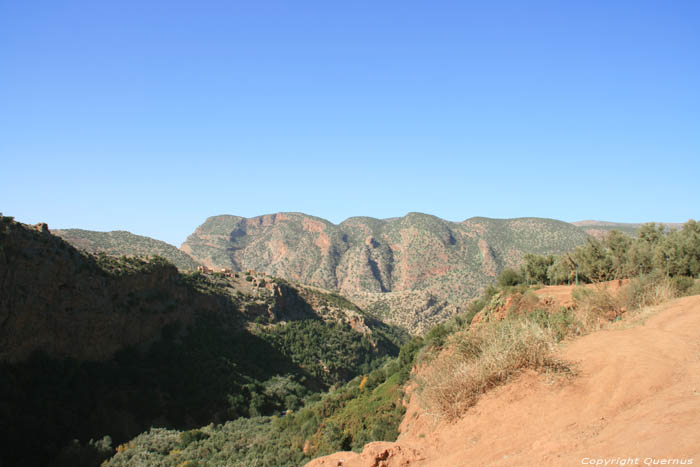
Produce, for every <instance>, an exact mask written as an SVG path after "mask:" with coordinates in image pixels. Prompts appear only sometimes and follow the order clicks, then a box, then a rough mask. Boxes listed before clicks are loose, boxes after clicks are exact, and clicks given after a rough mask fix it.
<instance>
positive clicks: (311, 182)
mask: <svg viewBox="0 0 700 467" xmlns="http://www.w3.org/2000/svg"><path fill="white" fill-rule="evenodd" d="M0 172H1V173H2V177H1V178H0V211H2V212H3V213H4V214H5V215H13V216H15V217H16V218H17V219H18V220H20V221H22V222H27V223H35V222H39V221H45V222H48V223H49V226H50V227H51V228H67V227H79V228H85V229H93V230H117V229H120V230H129V231H132V232H134V233H137V234H141V235H148V236H152V237H155V238H158V239H162V240H165V241H168V242H170V243H173V244H176V245H178V246H179V245H180V243H181V242H182V241H184V239H185V238H186V236H187V235H188V234H189V233H191V232H192V231H193V230H194V229H195V227H196V226H197V225H199V224H201V223H202V222H203V221H204V219H205V218H206V217H208V216H211V215H216V214H236V215H242V216H246V217H249V216H255V215H260V214H265V213H272V212H278V211H301V212H305V213H308V214H312V215H316V216H319V217H323V218H326V219H329V220H331V221H332V222H336V223H337V222H340V221H342V220H344V219H345V218H347V217H350V216H356V215H368V216H373V217H380V218H383V217H394V216H402V215H404V214H406V213H407V212H410V211H419V212H426V213H430V214H434V215H437V216H440V217H442V218H445V219H448V220H454V221H459V220H463V219H466V218H469V217H472V216H488V217H520V216H537V217H552V218H557V219H562V220H566V221H574V220H581V219H603V220H611V221H621V222H640V221H649V220H655V221H665V222H684V221H686V220H687V219H689V218H698V217H700V189H699V188H700V187H699V183H698V180H699V178H700V2H698V1H694V0H692V1H682V0H674V1H661V0H659V1H643V0H642V1H640V0H634V1H614V2H611V1H607V0H606V1H564V0H562V1H556V2H541V1H533V0H528V1H513V2H503V1H481V2H468V1H454V2H442V1H431V2H426V1H420V2H418V1H416V2H413V1H400V2H398V1H396V2H391V1H366V2H360V1H348V2H335V1H317V2H312V1H279V2H268V1H264V0H255V1H249V2H246V1H220V2H214V1H190V2H183V1H175V0H168V1H142V0H138V1H115V2H102V1H84V2H79V1H70V0H62V1H54V0H50V1H42V0H37V1H10V0H0Z"/></svg>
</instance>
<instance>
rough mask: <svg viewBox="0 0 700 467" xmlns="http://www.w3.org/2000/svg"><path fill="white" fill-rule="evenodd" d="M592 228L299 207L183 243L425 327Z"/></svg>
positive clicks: (215, 224) (209, 226)
mask: <svg viewBox="0 0 700 467" xmlns="http://www.w3.org/2000/svg"><path fill="white" fill-rule="evenodd" d="M585 238H586V234H585V233H584V232H582V231H581V230H580V229H579V228H577V227H575V226H573V225H571V224H567V223H565V222H560V221H555V220H551V219H538V218H522V219H507V220H503V219H488V218H472V219H468V220H466V221H464V222H461V223H458V222H449V221H445V220H443V219H440V218H438V217H435V216H430V215H426V214H420V213H410V214H408V215H406V216H405V217H401V218H395V219H385V220H380V219H373V218H369V217H353V218H350V219H347V220H346V221H344V222H342V223H341V224H339V225H334V224H332V223H330V222H328V221H326V220H323V219H320V218H316V217H312V216H307V215H305V214H299V213H279V214H271V215H265V216H260V217H254V218H249V219H248V218H243V217H237V216H215V217H211V218H209V219H207V220H206V222H205V223H204V224H202V225H201V226H199V227H198V228H197V229H196V231H195V232H194V233H193V234H192V235H190V237H188V239H187V241H186V242H185V243H184V244H183V245H182V250H183V251H184V252H186V253H188V254H189V255H190V256H192V257H193V258H194V259H195V260H197V261H199V262H201V263H202V264H206V265H207V266H209V267H212V268H232V269H234V270H239V271H240V270H248V269H253V270H256V271H264V272H265V273H267V274H270V275H274V276H277V277H283V278H286V279H289V280H294V281H299V282H302V283H307V284H312V285H316V286H319V287H323V288H326V289H331V290H337V291H339V292H340V293H341V294H343V295H346V296H348V297H351V298H352V299H353V301H355V302H357V303H358V304H359V305H360V306H362V307H364V308H367V309H369V310H372V311H373V312H374V313H375V314H377V315H379V316H381V317H383V318H384V319H386V320H387V321H388V322H391V323H394V324H398V325H401V326H403V327H404V328H405V329H408V330H410V331H411V332H414V333H418V334H420V333H422V332H424V331H425V330H427V329H429V328H430V327H431V326H432V325H434V324H437V323H438V322H440V321H442V320H444V319H445V318H446V317H449V316H451V315H454V314H455V313H457V312H458V311H459V310H462V309H464V308H465V306H466V304H467V303H468V302H469V300H470V299H471V298H473V297H474V296H475V295H476V293H477V292H478V290H480V289H481V288H483V287H484V286H485V285H487V284H488V283H489V282H491V281H492V279H493V277H495V276H496V275H497V274H498V273H499V272H500V271H501V270H502V269H503V268H504V267H507V266H515V265H516V264H518V263H519V262H520V261H521V260H522V258H523V257H524V255H525V254H526V253H539V254H544V253H560V252H564V251H568V250H571V249H572V248H574V247H575V246H577V245H580V244H582V243H583V242H584V241H585Z"/></svg>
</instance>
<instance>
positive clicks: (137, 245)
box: [51, 229, 198, 271]
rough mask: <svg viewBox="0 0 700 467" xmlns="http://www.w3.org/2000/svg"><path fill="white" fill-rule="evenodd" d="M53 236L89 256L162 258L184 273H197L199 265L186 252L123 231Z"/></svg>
mask: <svg viewBox="0 0 700 467" xmlns="http://www.w3.org/2000/svg"><path fill="white" fill-rule="evenodd" d="M51 233H53V234H54V235H56V236H58V237H61V238H62V239H64V240H65V241H67V242H68V243H70V244H71V245H73V246H74V247H76V248H78V249H79V250H83V251H85V252H87V253H92V254H98V253H105V254H108V255H110V256H161V257H163V258H165V259H167V260H168V261H169V262H171V263H172V264H174V265H175V266H177V268H178V269H180V270H182V271H190V270H195V269H197V266H198V264H197V262H196V261H195V260H194V259H192V258H191V257H190V256H189V255H188V254H187V253H185V252H183V251H182V250H179V249H177V248H176V247H174V246H173V245H170V244H169V243H165V242H162V241H160V240H156V239H154V238H150V237H144V236H143V235H135V234H132V233H131V232H126V231H124V230H115V231H112V232H95V231H93V230H83V229H64V230H59V229H56V230H52V231H51Z"/></svg>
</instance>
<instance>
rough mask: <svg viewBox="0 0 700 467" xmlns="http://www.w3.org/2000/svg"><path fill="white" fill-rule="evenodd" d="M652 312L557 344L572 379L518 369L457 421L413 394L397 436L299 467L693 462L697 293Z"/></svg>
mask: <svg viewBox="0 0 700 467" xmlns="http://www.w3.org/2000/svg"><path fill="white" fill-rule="evenodd" d="M659 310H660V311H658V312H657V313H654V314H652V315H651V316H650V317H649V318H648V319H647V320H646V323H645V324H644V325H637V326H633V327H629V328H624V327H625V325H626V323H625V321H623V322H621V323H618V324H619V325H617V326H613V327H612V328H610V329H608V330H604V331H599V332H596V333H594V334H590V335H587V336H584V337H581V338H579V339H576V340H574V341H571V342H568V343H567V344H565V346H564V347H563V348H562V349H561V356H562V357H563V358H565V359H567V360H569V361H572V362H576V368H577V371H578V375H577V376H576V377H574V378H572V379H570V380H567V379H563V378H559V379H558V380H555V379H553V378H552V377H550V376H547V375H541V374H538V373H536V372H533V371H528V372H525V373H523V374H522V375H520V376H519V377H517V378H515V379H514V380H513V381H511V382H510V383H509V384H507V385H505V386H502V387H500V388H496V389H494V390H493V391H490V392H489V393H488V394H485V395H484V396H483V397H482V398H481V400H480V401H479V402H478V403H477V404H476V405H475V406H474V407H472V408H471V409H470V410H469V411H468V412H467V413H466V414H465V415H464V417H463V418H461V419H460V420H457V421H456V422H446V421H436V420H435V419H434V417H432V416H431V415H429V414H426V413H425V411H424V409H423V408H422V407H421V406H420V402H419V397H418V395H417V394H415V393H414V394H413V395H412V397H411V398H410V402H409V407H408V411H407V413H406V416H405V418H404V421H403V423H402V425H401V435H400V436H399V439H398V441H396V442H394V443H390V442H374V443H370V444H368V445H366V446H365V448H364V451H363V452H362V454H357V453H351V452H341V453H335V454H332V455H330V456H326V457H323V458H319V459H316V460H314V461H311V462H310V463H309V464H307V466H311V467H320V466H326V467H327V466H333V467H337V466H344V467H353V466H373V467H379V466H440V467H442V466H482V465H489V466H490V465H498V466H569V465H571V466H573V465H594V464H595V462H596V460H601V462H604V461H605V460H606V459H607V460H608V462H609V463H608V465H625V464H624V462H625V459H626V458H632V460H630V461H627V464H626V465H674V464H673V463H672V462H666V463H662V462H660V461H663V460H666V459H671V460H673V459H676V460H678V463H680V461H683V463H684V464H685V465H688V464H689V460H692V464H693V465H700V296H693V297H685V298H681V299H678V300H674V301H672V302H669V303H667V304H666V305H664V306H662V307H659ZM618 459H621V460H622V462H623V463H622V464H620V460H618ZM611 460H613V461H615V460H617V463H613V464H611V463H610V461H611ZM635 461H636V462H635ZM652 462H655V464H652ZM599 465H604V464H602V463H601V464H599Z"/></svg>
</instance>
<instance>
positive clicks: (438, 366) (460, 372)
mask: <svg viewBox="0 0 700 467" xmlns="http://www.w3.org/2000/svg"><path fill="white" fill-rule="evenodd" d="M554 344H555V338H554V336H553V334H552V332H550V331H549V330H548V329H545V328H543V327H542V326H540V325H538V324H537V323H535V322H533V321H531V320H527V319H515V318H511V319H506V320H504V321H501V322H497V323H489V324H487V325H485V326H481V327H479V328H478V329H472V331H471V332H469V331H463V332H460V333H458V334H456V335H455V336H454V338H453V339H452V345H451V346H450V347H449V348H448V349H447V350H446V351H444V352H443V353H442V354H441V355H440V356H439V357H438V358H437V359H435V360H434V361H433V362H432V363H431V365H430V367H429V368H426V370H425V371H424V372H423V374H422V376H419V377H418V378H417V379H418V383H419V388H420V389H421V399H422V401H423V403H424V404H425V405H426V407H427V409H428V412H429V413H432V414H434V415H436V416H439V417H446V418H449V419H454V418H457V417H459V416H460V415H462V414H463V413H464V412H465V411H466V410H467V409H468V408H469V407H471V406H472V405H474V404H475V403H476V401H477V400H478V398H479V396H480V395H481V394H483V393H484V392H486V391H487V390H489V389H490V388H493V387H495V386H498V385H500V384H503V383H505V382H506V381H507V380H508V379H509V378H510V377H512V376H513V375H515V374H517V373H519V372H520V371H521V370H524V369H528V368H529V369H536V370H537V369H544V368H548V369H555V370H569V368H568V366H567V365H566V364H565V363H563V362H562V361H560V360H558V359H556V358H555V357H554V356H553V353H552V350H553V346H554Z"/></svg>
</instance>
